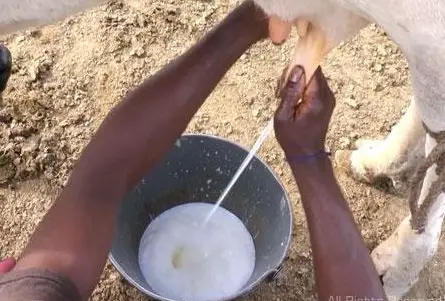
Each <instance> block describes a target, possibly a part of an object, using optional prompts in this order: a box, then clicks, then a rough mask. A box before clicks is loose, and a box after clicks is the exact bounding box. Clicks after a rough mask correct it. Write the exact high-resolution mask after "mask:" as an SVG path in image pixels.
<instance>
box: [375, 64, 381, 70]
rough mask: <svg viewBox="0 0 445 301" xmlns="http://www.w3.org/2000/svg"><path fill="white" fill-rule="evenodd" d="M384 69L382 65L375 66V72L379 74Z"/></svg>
mask: <svg viewBox="0 0 445 301" xmlns="http://www.w3.org/2000/svg"><path fill="white" fill-rule="evenodd" d="M382 69H383V66H382V65H380V64H376V65H375V66H374V70H375V71H377V72H380V71H382Z"/></svg>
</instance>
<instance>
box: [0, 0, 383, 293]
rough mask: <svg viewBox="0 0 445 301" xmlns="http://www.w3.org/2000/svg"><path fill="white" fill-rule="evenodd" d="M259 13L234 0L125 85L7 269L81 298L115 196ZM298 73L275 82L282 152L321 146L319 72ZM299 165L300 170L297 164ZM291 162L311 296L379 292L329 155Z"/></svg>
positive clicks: (94, 278)
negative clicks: (309, 256) (200, 35)
mask: <svg viewBox="0 0 445 301" xmlns="http://www.w3.org/2000/svg"><path fill="white" fill-rule="evenodd" d="M267 21H268V20H267V19H266V18H265V17H264V15H263V14H262V13H261V12H260V11H258V9H257V8H256V7H255V6H254V5H253V4H252V3H251V2H249V1H248V2H244V3H243V4H242V5H240V6H239V7H238V8H237V9H235V10H234V11H233V12H232V13H231V14H230V15H229V16H228V17H227V18H226V19H225V20H224V21H223V22H222V23H221V24H220V25H219V26H217V27H216V28H215V29H214V30H213V31H212V32H211V33H209V34H208V35H207V36H206V37H205V38H204V39H203V40H202V41H200V42H199V43H197V44H196V45H195V46H194V47H192V48H191V49H190V50H189V51H187V52H186V53H185V54H184V55H182V56H181V57H179V58H178V59H176V60H175V61H173V62H171V63H170V64H169V65H167V66H166V67H165V68H164V69H162V70H161V71H160V72H158V73H157V74H156V75H155V76H153V77H151V78H150V79H148V80H147V81H146V82H144V83H143V84H141V85H140V86H139V87H137V88H136V89H135V90H133V91H131V92H130V93H129V94H128V95H127V97H126V98H125V99H124V100H123V101H122V102H121V103H120V104H119V105H118V106H117V107H115V108H114V109H113V110H112V111H111V112H110V113H109V115H108V116H107V118H106V119H105V121H104V122H103V124H102V125H101V127H100V128H99V130H98V131H97V133H96V134H95V136H94V137H93V139H92V140H91V142H90V143H89V145H88V146H87V147H86V149H85V150H84V152H83V154H82V156H81V157H80V159H79V161H78V162H77V164H76V166H75V168H74V170H73V173H72V175H71V177H70V179H69V181H68V183H67V186H66V187H65V189H64V190H63V191H62V193H61V194H60V196H59V197H58V199H57V200H56V202H55V205H54V206H53V207H52V208H51V209H50V210H49V212H48V213H47V215H46V216H45V217H44V219H43V221H42V222H41V223H40V225H39V226H38V228H37V230H36V232H35V233H34V234H33V235H32V237H31V240H30V242H29V244H28V246H27V248H26V249H25V251H24V253H23V254H22V256H21V258H20V259H19V260H18V262H17V264H16V266H15V268H14V269H15V270H25V269H29V268H37V269H48V270H51V271H52V272H54V273H56V274H59V275H63V276H67V277H68V278H69V279H71V281H72V282H73V283H74V284H75V285H76V287H77V288H78V290H79V292H80V294H81V296H82V299H84V300H87V299H88V297H89V295H90V294H91V292H92V290H93V289H94V287H95V286H96V284H97V282H98V280H99V276H100V274H101V273H102V270H103V266H104V264H105V262H106V259H107V253H108V250H109V248H110V246H111V243H112V239H113V234H114V227H115V222H116V221H115V216H116V213H117V210H118V208H119V205H120V202H121V200H122V198H123V196H124V194H125V193H126V192H127V191H128V190H129V189H131V188H132V187H133V186H134V185H135V184H136V183H137V182H138V180H139V179H140V178H141V177H142V176H143V175H144V174H146V173H147V171H149V170H150V169H151V168H153V167H154V166H155V165H156V164H157V163H158V162H159V161H160V160H161V159H162V158H163V156H164V154H166V153H167V152H168V151H169V150H170V149H171V147H172V146H173V144H174V142H175V140H176V139H177V138H178V137H179V136H180V135H181V134H182V132H183V131H184V130H185V128H186V126H187V124H188V123H189V122H190V120H191V118H192V117H193V115H194V114H195V113H196V111H197V110H198V109H199V107H200V106H201V105H202V104H203V102H204V101H205V99H206V98H207V97H208V95H209V94H210V93H211V91H212V90H213V89H214V88H215V86H216V85H217V83H218V82H219V80H220V79H221V78H222V77H223V76H224V74H225V73H226V72H227V70H228V69H229V68H230V66H231V65H232V64H233V63H234V62H235V61H236V60H237V59H238V57H239V56H241V55H242V53H244V52H245V51H246V50H247V49H248V48H249V47H250V46H251V45H252V44H254V43H256V42H257V41H259V40H261V39H263V38H265V37H266V36H267V35H268V30H270V27H269V28H268V22H267ZM269 33H270V32H269ZM283 36H284V34H283ZM300 71H301V70H300ZM301 73H302V72H300V75H298V74H295V72H294V74H293V75H294V76H291V79H292V78H293V80H291V81H289V82H288V83H287V84H286V85H284V88H283V89H282V91H281V96H282V98H283V101H282V103H281V105H280V108H279V109H278V111H277V114H276V117H275V131H276V134H277V138H278V140H279V142H280V144H281V146H282V147H283V149H284V151H285V153H286V154H287V155H289V156H295V155H304V154H311V153H313V152H314V151H317V150H319V149H321V148H323V147H324V139H325V136H326V131H327V128H328V124H329V120H330V117H331V114H332V110H333V108H334V98H333V96H332V93H331V92H330V90H329V87H328V86H327V83H326V81H325V79H324V77H323V76H322V74H321V70H319V71H318V73H316V76H315V77H314V78H313V79H312V80H311V82H310V83H309V86H308V87H307V88H305V85H304V83H305V82H306V79H305V77H304V74H301ZM184 74H188V75H189V76H183V75H184ZM302 96H303V97H302ZM301 97H302V98H303V101H302V102H301V103H300V104H298V105H297V102H298V100H299V99H300V98H301ZM160 129H162V130H160ZM299 132H300V133H303V132H304V136H303V135H299V134H298V133H299ZM302 164H304V173H302V172H299V170H301V169H300V168H301V165H302ZM291 167H292V170H293V172H294V176H295V179H296V180H297V184H298V186H299V188H300V192H301V194H302V198H303V204H304V208H305V211H306V214H307V216H308V223H309V229H310V234H311V241H312V248H313V253H314V264H315V267H316V274H317V289H318V295H319V296H320V298H321V299H322V300H328V298H329V296H332V295H334V296H335V295H337V296H346V295H356V296H373V297H375V298H380V297H381V298H382V299H383V290H382V288H381V284H380V282H379V279H378V277H377V274H376V272H375V269H374V267H373V266H372V263H371V261H370V258H369V255H368V252H367V250H366V248H365V246H364V244H363V241H362V240H361V237H360V234H359V232H358V231H357V228H356V227H355V224H354V220H353V218H352V216H351V213H350V212H349V209H348V205H347V203H346V201H345V200H344V198H343V196H342V195H341V192H340V189H339V187H338V185H337V183H336V181H335V178H334V176H333V173H332V166H331V164H330V161H329V159H328V158H326V157H319V158H317V159H316V160H315V161H314V162H312V164H307V162H306V163H301V162H296V163H292V164H291ZM13 265H14V261H13V260H12V261H11V260H9V261H7V262H6V264H4V265H0V268H1V267H5V268H4V269H3V270H0V273H1V272H7V271H8V270H9V269H11V267H12V266H13ZM347 283H348V284H347Z"/></svg>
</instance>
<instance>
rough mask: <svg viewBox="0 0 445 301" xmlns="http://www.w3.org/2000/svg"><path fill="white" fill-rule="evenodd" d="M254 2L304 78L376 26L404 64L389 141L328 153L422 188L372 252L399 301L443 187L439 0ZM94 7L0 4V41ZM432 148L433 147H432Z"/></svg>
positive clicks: (443, 206) (37, 1)
mask: <svg viewBox="0 0 445 301" xmlns="http://www.w3.org/2000/svg"><path fill="white" fill-rule="evenodd" d="M254 1H255V2H256V3H257V4H258V5H259V6H260V7H261V8H262V9H263V10H264V11H265V12H266V13H267V14H268V15H271V16H278V17H279V18H281V19H283V20H287V21H293V22H297V23H298V26H299V30H298V32H299V34H300V35H301V38H300V39H299V40H298V42H297V46H296V51H295V56H294V58H293V59H292V61H291V63H290V64H291V66H293V65H295V64H300V65H303V66H304V67H305V69H306V73H308V77H309V76H310V74H311V73H313V71H314V70H315V69H316V67H317V66H318V64H319V63H320V61H321V59H322V58H323V56H324V55H326V54H327V53H328V52H329V51H330V50H331V49H332V48H334V47H335V46H337V45H338V44H339V43H340V42H342V41H344V40H345V39H347V38H349V37H350V36H352V35H354V34H356V33H357V32H358V31H359V30H360V29H362V28H363V27H365V26H366V25H367V24H369V23H376V24H378V25H380V26H381V27H383V28H384V29H385V30H386V32H387V33H388V34H389V35H390V36H391V37H392V39H393V40H394V41H395V42H396V43H397V44H398V45H399V46H400V48H401V49H402V50H403V52H404V54H405V56H406V58H407V60H408V62H409V65H410V70H411V73H412V81H413V82H412V84H413V91H414V97H413V99H412V101H411V104H410V106H409V108H408V110H407V112H406V113H405V115H404V116H403V117H402V119H401V120H400V122H399V123H398V124H397V125H396V126H395V127H394V128H393V129H392V132H391V133H390V135H389V136H388V137H387V138H386V139H385V140H382V141H365V142H364V143H363V144H362V145H361V146H360V147H359V148H358V149H357V150H355V151H354V152H352V153H351V152H340V153H337V154H336V159H337V161H338V162H339V163H341V164H343V165H344V166H345V167H347V168H348V169H349V170H350V171H351V172H352V173H353V175H354V176H355V177H356V178H357V179H360V180H362V181H366V182H369V183H372V182H374V181H375V180H376V179H378V178H381V177H388V178H390V179H391V180H392V181H393V183H394V184H395V186H396V187H397V186H400V185H401V184H402V181H401V180H403V179H405V178H406V177H407V176H410V175H411V174H413V173H414V174H415V175H416V176H417V177H415V178H417V180H418V181H417V182H418V183H419V184H420V185H421V188H422V189H421V191H420V193H419V194H417V193H416V192H417V191H416V190H414V191H413V193H412V194H411V198H410V199H411V200H414V202H412V203H411V215H410V216H407V217H406V218H405V219H404V220H403V222H402V223H401V224H400V225H399V227H398V228H397V229H396V231H395V232H394V233H393V234H392V235H391V236H390V237H389V238H388V239H387V240H386V241H384V242H383V243H382V244H380V245H379V246H378V247H377V248H376V249H375V250H374V251H373V252H372V258H373V260H374V263H375V265H376V267H377V270H378V272H379V273H380V274H381V275H382V276H383V277H382V279H383V283H384V288H385V292H386V293H387V295H388V296H389V297H395V298H400V297H402V296H403V295H404V294H405V293H406V292H407V291H408V290H409V288H410V287H411V286H412V285H413V284H414V283H415V282H416V280H417V277H418V274H419V272H420V271H421V270H422V268H423V267H424V266H425V264H426V263H427V262H428V261H429V260H430V259H431V258H432V256H433V255H434V254H435V252H436V249H437V245H438V240H439V236H440V233H441V226H442V222H443V218H444V214H445V195H444V194H443V193H442V188H443V187H442V186H444V184H443V182H445V181H441V180H439V181H437V179H438V178H440V179H442V180H445V175H444V174H445V172H443V168H442V167H443V165H444V164H445V163H444V162H443V161H445V158H442V157H443V156H439V155H441V154H442V153H443V149H441V148H440V147H441V146H443V145H445V141H444V140H445V138H444V137H441V135H438V136H437V135H435V134H433V133H440V132H442V131H445V96H444V95H445V1H444V0H423V1H419V0H254ZM102 2H104V1H103V0H16V1H11V0H0V34H6V33H10V32H13V31H16V30H19V29H23V28H26V27H29V26H35V25H44V24H47V23H50V22H52V21H56V20H60V19H62V18H64V17H66V16H68V15H71V14H74V13H76V12H80V11H82V10H85V9H87V8H89V7H93V6H95V5H98V4H100V3H102ZM308 22H310V23H308ZM308 24H310V25H309V26H308ZM290 69H291V68H289V70H290ZM424 127H425V129H427V131H425V130H424ZM442 136H443V135H442ZM437 144H438V146H439V148H437V147H435V146H436V145H437ZM433 149H434V152H433V153H434V155H433V157H431V158H430V159H437V158H439V159H440V160H437V161H434V160H433V161H434V162H432V163H433V164H427V163H428V162H423V163H425V164H423V165H422V167H424V168H423V170H422V169H420V170H418V171H415V170H416V168H417V166H418V165H419V160H422V157H424V155H428V154H430V153H431V151H432V150H433ZM444 149H445V148H444ZM438 150H439V152H437V151H438ZM436 153H438V154H439V155H437V154H436ZM430 165H431V166H430ZM425 170H427V172H426V175H425V177H423V176H424V174H423V173H422V171H425ZM417 182H416V183H417ZM416 183H412V184H416ZM415 187H417V186H415ZM419 189H420V187H419ZM429 192H431V193H429ZM426 199H427V201H426V202H424V200H426ZM422 204H423V205H422ZM419 206H420V207H419Z"/></svg>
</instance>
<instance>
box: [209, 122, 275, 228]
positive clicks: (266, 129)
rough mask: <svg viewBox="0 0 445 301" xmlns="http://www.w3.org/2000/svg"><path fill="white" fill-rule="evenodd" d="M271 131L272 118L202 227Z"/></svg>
mask: <svg viewBox="0 0 445 301" xmlns="http://www.w3.org/2000/svg"><path fill="white" fill-rule="evenodd" d="M272 129H273V118H272V119H271V120H269V123H268V124H267V125H266V127H265V128H264V129H263V131H262V132H261V134H260V136H259V137H258V139H257V140H256V141H255V144H254V145H253V146H252V149H251V150H250V151H249V153H248V154H247V156H246V158H245V159H244V161H243V162H242V163H241V165H240V167H239V168H238V170H237V171H236V172H235V175H234V176H233V178H232V179H231V180H230V182H229V184H228V185H227V186H226V188H225V189H224V191H223V192H222V193H221V195H220V196H219V198H218V200H217V201H216V203H215V205H214V206H213V208H212V210H211V211H210V212H209V214H208V215H207V216H206V218H205V220H204V223H203V226H205V225H207V223H208V222H209V220H210V219H211V218H212V216H213V215H214V214H215V212H216V210H218V208H219V207H220V206H221V203H222V202H223V201H224V199H225V198H226V196H227V195H228V194H229V192H230V190H231V189H232V188H233V186H234V185H235V183H236V181H238V179H239V177H240V176H241V174H242V173H243V171H244V170H245V169H246V167H247V166H248V165H249V163H250V161H252V159H253V157H254V156H255V155H256V153H257V152H258V150H259V149H260V147H261V145H263V143H264V141H265V140H266V138H267V137H269V134H270V132H271V131H272Z"/></svg>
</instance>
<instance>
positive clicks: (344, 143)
mask: <svg viewBox="0 0 445 301" xmlns="http://www.w3.org/2000/svg"><path fill="white" fill-rule="evenodd" d="M339 145H340V148H342V149H347V148H349V147H350V146H351V140H350V139H349V138H348V137H341V138H340V140H339Z"/></svg>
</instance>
